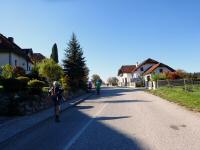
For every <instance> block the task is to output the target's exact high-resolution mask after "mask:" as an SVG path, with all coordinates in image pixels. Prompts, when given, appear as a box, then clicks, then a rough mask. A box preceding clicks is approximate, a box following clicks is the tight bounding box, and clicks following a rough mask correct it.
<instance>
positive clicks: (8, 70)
mask: <svg viewBox="0 0 200 150" xmlns="http://www.w3.org/2000/svg"><path fill="white" fill-rule="evenodd" d="M1 76H2V77H3V78H5V79H9V78H13V77H14V72H13V67H12V66H11V65H9V64H7V65H5V66H3V67H2V73H1Z"/></svg>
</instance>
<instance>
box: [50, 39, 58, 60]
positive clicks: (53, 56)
mask: <svg viewBox="0 0 200 150" xmlns="http://www.w3.org/2000/svg"><path fill="white" fill-rule="evenodd" d="M51 59H53V60H54V61H55V62H56V63H58V48H57V44H56V43H55V44H54V45H53V47H52V53H51Z"/></svg>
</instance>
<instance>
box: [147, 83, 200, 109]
mask: <svg viewBox="0 0 200 150" xmlns="http://www.w3.org/2000/svg"><path fill="white" fill-rule="evenodd" d="M149 92H150V93H152V94H154V95H156V96H159V97H161V98H164V99H166V100H168V101H171V102H175V103H178V104H179V105H182V106H185V107H186V108H189V109H190V110H194V111H198V112H200V88H198V87H197V88H193V90H192V92H187V91H185V90H184V89H183V87H162V88H159V89H156V90H149Z"/></svg>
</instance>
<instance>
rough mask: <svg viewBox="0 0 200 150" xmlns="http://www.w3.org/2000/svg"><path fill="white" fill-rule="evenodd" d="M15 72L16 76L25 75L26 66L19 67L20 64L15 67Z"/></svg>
mask: <svg viewBox="0 0 200 150" xmlns="http://www.w3.org/2000/svg"><path fill="white" fill-rule="evenodd" d="M13 73H14V75H15V76H16V77H19V76H24V75H25V74H26V73H25V70H24V68H22V67H19V66H17V67H15V68H14V69H13Z"/></svg>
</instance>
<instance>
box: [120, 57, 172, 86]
mask: <svg viewBox="0 0 200 150" xmlns="http://www.w3.org/2000/svg"><path fill="white" fill-rule="evenodd" d="M132 66H135V67H132V68H131V69H128V70H129V72H128V75H126V74H127V73H126V74H125V76H124V75H123V74H120V71H121V72H126V70H127V68H126V66H125V67H124V66H122V67H121V69H120V70H119V72H118V76H119V75H123V76H122V77H120V76H119V80H120V79H122V80H121V82H122V83H123V80H125V83H126V80H128V81H130V82H127V83H128V84H125V86H130V85H131V86H133V87H137V86H138V85H140V86H141V85H144V86H145V87H147V86H148V82H149V81H150V80H151V77H152V75H153V74H159V73H163V72H174V71H175V70H174V69H173V68H171V67H169V66H168V65H165V64H163V63H160V62H158V61H156V60H154V59H151V58H148V59H146V60H145V61H143V62H142V63H140V64H138V63H137V64H136V65H132ZM127 67H129V66H127ZM124 68H125V69H124ZM126 78H127V79H126ZM122 86H124V84H122Z"/></svg>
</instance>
